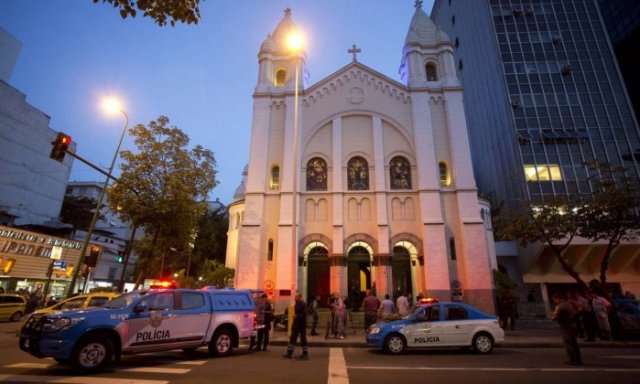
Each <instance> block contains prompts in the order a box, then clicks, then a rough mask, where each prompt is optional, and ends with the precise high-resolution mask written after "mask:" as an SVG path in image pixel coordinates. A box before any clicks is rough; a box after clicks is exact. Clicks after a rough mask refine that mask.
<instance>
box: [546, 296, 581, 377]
mask: <svg viewBox="0 0 640 384" xmlns="http://www.w3.org/2000/svg"><path fill="white" fill-rule="evenodd" d="M553 302H554V303H555V305H556V307H555V310H554V311H553V313H552V314H551V317H552V318H553V319H554V320H555V321H557V322H558V325H560V334H561V335H562V342H563V343H564V347H565V349H566V351H567V357H568V358H569V360H567V361H565V364H568V365H582V357H581V356H580V346H579V345H578V338H577V330H576V325H575V323H574V313H573V308H572V307H571V304H569V303H568V302H566V301H564V300H563V297H562V295H560V294H559V293H554V294H553Z"/></svg>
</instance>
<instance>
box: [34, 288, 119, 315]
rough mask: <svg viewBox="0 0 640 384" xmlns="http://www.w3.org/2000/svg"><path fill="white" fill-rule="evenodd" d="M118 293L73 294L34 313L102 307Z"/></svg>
mask: <svg viewBox="0 0 640 384" xmlns="http://www.w3.org/2000/svg"><path fill="white" fill-rule="evenodd" d="M120 295H121V294H120V293H113V292H96V293H88V294H84V295H78V296H73V297H70V298H68V299H64V300H62V301H59V302H58V303H56V304H54V305H52V306H49V307H45V308H42V309H38V310H37V311H35V312H34V313H51V312H55V311H66V310H70V309H84V308H91V307H102V306H103V305H104V304H105V303H107V302H108V301H111V300H113V299H115V298H116V297H118V296H120Z"/></svg>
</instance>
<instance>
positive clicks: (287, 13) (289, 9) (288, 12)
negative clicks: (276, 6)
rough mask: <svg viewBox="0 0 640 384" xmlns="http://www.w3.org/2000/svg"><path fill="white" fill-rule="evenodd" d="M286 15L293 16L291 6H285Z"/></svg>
mask: <svg viewBox="0 0 640 384" xmlns="http://www.w3.org/2000/svg"><path fill="white" fill-rule="evenodd" d="M284 15H285V16H291V8H289V7H287V8H285V10H284Z"/></svg>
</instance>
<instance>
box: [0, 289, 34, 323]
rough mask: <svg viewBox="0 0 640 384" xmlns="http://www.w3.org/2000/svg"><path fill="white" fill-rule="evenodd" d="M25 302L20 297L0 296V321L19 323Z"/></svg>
mask: <svg viewBox="0 0 640 384" xmlns="http://www.w3.org/2000/svg"><path fill="white" fill-rule="evenodd" d="M26 306H27V300H26V299H25V298H24V297H22V296H20V295H10V294H4V293H3V294H0V320H9V321H19V320H20V319H21V318H22V316H23V315H24V310H25V307H26Z"/></svg>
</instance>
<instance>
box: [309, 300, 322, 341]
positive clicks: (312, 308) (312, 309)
mask: <svg viewBox="0 0 640 384" xmlns="http://www.w3.org/2000/svg"><path fill="white" fill-rule="evenodd" d="M319 307H320V296H316V298H315V299H314V300H313V301H312V302H311V304H309V314H310V315H311V320H312V321H311V336H318V332H317V331H316V328H317V327H318V308H319Z"/></svg>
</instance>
